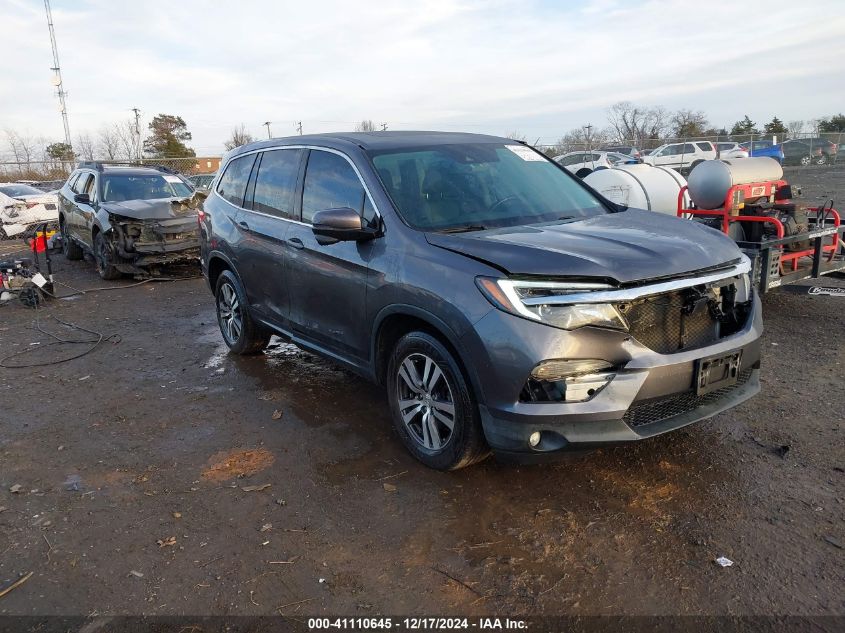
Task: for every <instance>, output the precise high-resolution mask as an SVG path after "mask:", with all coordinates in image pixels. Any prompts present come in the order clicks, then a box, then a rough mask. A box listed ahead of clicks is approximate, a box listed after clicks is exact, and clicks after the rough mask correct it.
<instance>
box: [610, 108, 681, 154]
mask: <svg viewBox="0 0 845 633" xmlns="http://www.w3.org/2000/svg"><path fill="white" fill-rule="evenodd" d="M607 121H608V123H610V127H611V128H612V129H613V132H614V134H615V136H616V140H617V141H618V142H620V143H622V142H633V143H637V144H641V143H642V141H643V140H644V139H650V138H660V137H661V136H663V135H664V134H665V133H666V129H667V127H668V123H669V113H668V112H667V111H666V109H665V108H664V107H662V106H657V107H653V108H648V107H644V106H638V105H635V104H633V103H631V102H630V101H620V102H619V103H615V104H613V105H612V106H610V108H608V110H607Z"/></svg>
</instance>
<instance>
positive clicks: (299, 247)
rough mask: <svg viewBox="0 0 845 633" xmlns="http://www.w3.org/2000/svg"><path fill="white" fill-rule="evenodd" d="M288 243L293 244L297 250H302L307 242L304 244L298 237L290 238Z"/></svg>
mask: <svg viewBox="0 0 845 633" xmlns="http://www.w3.org/2000/svg"><path fill="white" fill-rule="evenodd" d="M288 244H290V245H291V246H293V247H294V248H295V249H297V250H302V249H303V248H305V244H303V243H302V240H301V239H299V238H298V237H292V238H290V239H289V240H288Z"/></svg>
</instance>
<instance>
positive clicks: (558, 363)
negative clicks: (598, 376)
mask: <svg viewBox="0 0 845 633" xmlns="http://www.w3.org/2000/svg"><path fill="white" fill-rule="evenodd" d="M611 367H613V365H611V364H610V363H608V362H607V361H605V360H597V359H583V360H546V361H543V362H542V363H540V364H539V365H537V366H536V367H535V368H534V369H533V370H532V371H531V377H532V378H535V379H536V380H548V381H550V382H554V381H556V380H563V379H564V378H569V377H570V376H580V375H583V374H595V373H597V372H600V371H603V370H606V369H610V368H611Z"/></svg>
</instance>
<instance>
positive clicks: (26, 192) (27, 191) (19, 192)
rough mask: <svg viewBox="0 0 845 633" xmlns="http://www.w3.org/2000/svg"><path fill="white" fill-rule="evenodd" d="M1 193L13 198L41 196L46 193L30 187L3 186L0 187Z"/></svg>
mask: <svg viewBox="0 0 845 633" xmlns="http://www.w3.org/2000/svg"><path fill="white" fill-rule="evenodd" d="M0 193H5V194H6V195H7V196H11V197H12V198H14V197H16V196H40V195H43V194H44V192H43V191H41V190H40V189H36V188H35V187H30V186H29V185H3V186H2V187H0Z"/></svg>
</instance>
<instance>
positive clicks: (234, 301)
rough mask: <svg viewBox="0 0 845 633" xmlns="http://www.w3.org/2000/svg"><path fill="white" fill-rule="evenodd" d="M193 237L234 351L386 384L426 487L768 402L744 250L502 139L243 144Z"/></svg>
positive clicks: (379, 136)
mask: <svg viewBox="0 0 845 633" xmlns="http://www.w3.org/2000/svg"><path fill="white" fill-rule="evenodd" d="M199 221H200V234H201V237H200V244H201V261H202V267H203V273H204V274H205V276H206V277H207V279H208V283H209V285H210V287H211V290H212V291H213V293H214V296H215V298H216V306H217V316H218V321H219V325H220V329H221V331H222V333H223V337H224V339H225V341H226V344H227V345H228V346H229V348H230V349H231V350H232V352H234V353H237V354H248V353H256V352H259V351H260V350H262V349H263V348H264V347H265V346H266V345H267V343H268V341H269V339H270V336H271V335H273V334H276V335H279V336H281V337H283V338H285V339H287V340H290V341H293V342H294V343H296V344H297V345H299V346H301V347H302V348H304V349H307V350H310V351H313V352H316V353H318V354H322V355H324V356H327V357H329V358H331V359H334V360H335V361H337V362H339V363H341V364H342V365H344V366H345V367H347V368H349V369H351V370H353V371H355V372H357V373H359V374H361V375H362V376H364V377H366V378H368V379H370V380H373V381H376V382H378V383H381V384H383V385H384V386H385V387H386V390H387V397H388V401H389V406H390V411H391V416H392V419H393V424H394V426H395V429H396V431H397V433H398V435H399V437H400V438H401V439H402V441H403V443H404V444H405V446H406V447H407V448H408V450H409V451H410V452H411V453H413V455H415V456H416V457H417V458H418V459H419V460H420V461H422V462H423V463H425V464H426V465H428V466H430V467H433V468H437V469H443V470H446V469H456V468H460V467H463V466H467V465H470V464H472V463H475V462H478V461H480V460H481V459H483V458H484V457H486V456H487V455H488V454H489V453H490V450H491V449H492V450H493V452H495V453H496V454H497V455H500V456H504V457H506V458H511V459H516V460H519V461H539V460H540V459H543V458H547V457H550V456H553V455H555V454H557V453H559V452H561V451H563V450H566V449H570V448H580V447H587V446H594V445H598V444H605V443H617V442H629V441H634V440H640V439H643V438H647V437H651V436H654V435H658V434H660V433H664V432H666V431H670V430H673V429H677V428H679V427H682V426H684V425H687V424H690V423H692V422H695V421H697V420H701V419H703V418H707V417H710V416H712V415H714V414H716V413H718V412H720V411H724V410H725V409H727V408H729V407H732V406H734V405H736V404H738V403H740V402H742V401H744V400H746V399H747V398H750V397H751V396H752V395H754V394H755V393H756V392H757V391H758V390H759V378H758V374H759V366H760V342H759V338H760V334H761V332H762V327H763V326H762V320H761V314H760V302H759V299H758V298H757V297H756V296H755V294H754V290H753V289H752V288H751V284H750V281H749V262H748V259H747V258H746V257H745V256H744V255H743V254H742V253H741V252H740V251H739V250H738V249H737V246H736V244H735V243H734V242H733V241H732V240H731V239H729V238H728V237H727V236H725V235H723V234H722V233H720V232H719V231H716V230H713V229H710V228H707V227H705V226H702V225H700V224H698V223H696V222H692V221H689V220H684V219H677V218H674V217H667V216H665V215H658V214H655V213H652V212H648V211H641V210H636V209H625V208H620V207H618V206H616V205H614V204H613V203H611V202H609V201H608V200H606V199H604V198H602V196H601V195H599V194H598V193H596V192H595V191H593V190H592V189H590V188H589V187H588V186H587V185H585V184H584V183H583V182H581V181H580V180H579V179H578V178H576V177H574V176H572V175H571V174H569V173H567V172H566V170H564V169H562V168H561V167H559V166H558V165H557V164H556V163H554V162H553V161H551V160H548V159H547V158H546V157H545V156H543V155H542V154H540V153H539V152H536V151H535V150H533V149H532V148H530V147H527V146H525V145H523V144H520V143H518V142H515V141H512V140H509V139H506V138H497V137H491V136H480V135H474V134H452V133H437V132H374V133H360V134H320V135H313V136H297V137H293V138H286V139H273V140H268V141H261V142H257V143H251V144H249V145H245V146H243V147H240V148H238V149H236V150H234V151H233V152H231V153H230V154H228V155H227V156H226V157H225V159H224V164H223V166H222V168H221V170H220V172H219V175H218V176H217V177H216V179H215V181H214V182H213V183H212V185H211V187H210V194H209V197H208V198H207V199H206V201H205V203H204V208H203V210H202V211H201V212H200V220H199Z"/></svg>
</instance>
